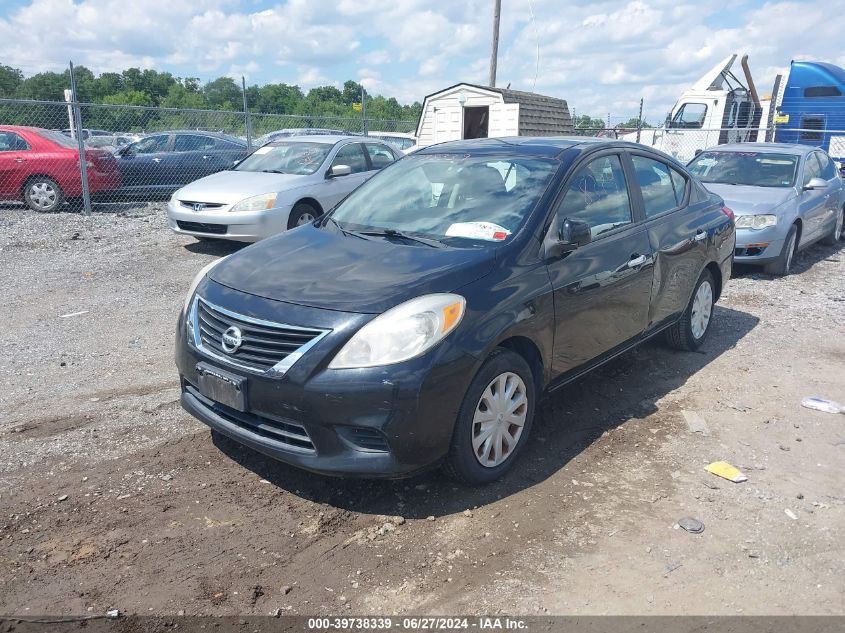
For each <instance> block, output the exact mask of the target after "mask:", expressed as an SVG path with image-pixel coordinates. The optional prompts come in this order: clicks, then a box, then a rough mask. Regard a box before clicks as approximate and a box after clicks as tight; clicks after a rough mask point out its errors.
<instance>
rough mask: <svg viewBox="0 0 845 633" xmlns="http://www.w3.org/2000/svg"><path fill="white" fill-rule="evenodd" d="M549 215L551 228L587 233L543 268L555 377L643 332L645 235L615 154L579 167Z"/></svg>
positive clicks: (647, 293) (649, 271)
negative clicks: (582, 225)
mask: <svg viewBox="0 0 845 633" xmlns="http://www.w3.org/2000/svg"><path fill="white" fill-rule="evenodd" d="M555 214H556V216H557V226H560V225H561V224H562V222H563V221H564V220H565V219H566V218H570V219H577V220H581V221H584V222H587V223H588V224H589V225H590V230H591V233H592V241H591V242H590V243H589V244H587V245H586V246H582V247H581V248H578V249H576V250H575V251H573V252H571V253H569V254H568V255H566V256H564V257H563V258H561V259H558V260H555V261H553V262H550V263H549V264H548V270H549V277H550V279H551V283H552V288H553V291H554V305H555V325H556V330H555V342H554V356H553V359H552V370H553V372H554V373H555V374H561V373H564V372H567V371H570V370H572V369H575V368H577V367H579V366H580V365H584V364H585V363H588V362H589V361H591V360H593V359H594V358H596V357H597V356H600V355H601V354H604V353H605V352H608V351H610V350H612V349H613V348H615V347H617V346H620V345H621V344H623V343H625V342H626V341H628V340H630V339H632V338H634V337H636V336H637V335H639V334H641V333H642V332H643V331H644V330H645V329H646V325H647V323H648V311H649V302H650V297H651V286H652V275H653V265H652V249H651V246H650V243H649V238H648V233H647V231H646V230H645V227H644V226H643V225H642V224H639V223H637V222H636V221H635V220H636V218H635V217H634V213H633V205H632V204H631V197H630V195H629V193H628V184H627V182H626V179H625V173H624V171H623V169H622V162H621V159H620V156H619V155H618V154H605V155H603V156H600V157H598V158H595V159H593V160H591V161H590V162H589V163H588V164H586V165H585V166H583V167H581V168H579V169H578V171H577V172H576V173H575V174H574V175H573V176H572V177H571V178H570V180H569V181H568V182H567V185H566V187H565V189H564V192H563V195H562V198H561V199H560V201H559V203H558V204H557V207H556V210H555ZM552 226H555V224H554V223H553V225H552Z"/></svg>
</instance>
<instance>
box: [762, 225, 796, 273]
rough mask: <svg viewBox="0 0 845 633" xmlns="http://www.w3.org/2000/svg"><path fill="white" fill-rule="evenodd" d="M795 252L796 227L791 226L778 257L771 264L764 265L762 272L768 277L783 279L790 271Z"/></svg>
mask: <svg viewBox="0 0 845 633" xmlns="http://www.w3.org/2000/svg"><path fill="white" fill-rule="evenodd" d="M796 252H798V227H797V226H795V225H794V224H793V225H792V226H791V227H790V229H789V233H787V235H786V239H785V240H784V242H783V248H782V249H781V251H780V255H778V258H777V259H776V260H775V261H773V262H772V263H770V264H766V265H765V266H764V267H763V270H764V271H765V272H766V273H768V274H769V275H774V276H776V277H785V276H786V275H788V274H789V272H790V270H792V260H793V259H794V258H795V253H796Z"/></svg>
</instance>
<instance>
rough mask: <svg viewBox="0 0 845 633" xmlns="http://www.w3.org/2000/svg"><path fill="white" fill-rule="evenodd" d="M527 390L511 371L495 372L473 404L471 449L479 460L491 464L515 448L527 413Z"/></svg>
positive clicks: (491, 466) (486, 464)
mask: <svg viewBox="0 0 845 633" xmlns="http://www.w3.org/2000/svg"><path fill="white" fill-rule="evenodd" d="M528 397H529V396H528V390H527V389H526V387H525V383H524V382H523V380H522V378H520V377H519V376H517V375H516V374H515V373H513V372H509V371H508V372H505V373H503V374H500V375H498V376H496V377H495V378H494V379H493V380H492V381H491V382H490V384H489V385H487V388H486V389H485V390H484V392H483V393H482V394H481V398H480V399H479V401H478V404H477V405H476V406H475V414H474V415H473V418H472V449H473V452H474V453H475V458H476V459H477V460H478V463H479V464H481V465H482V466H484V467H486V468H494V467H495V466H498V465H500V464H502V463H504V462H505V461H506V460H507V459H508V458H509V457H510V456H511V455H512V454H513V452H514V450H515V449H516V446H517V444H518V443H519V438H520V437H522V431H523V430H524V428H525V420H526V418H527V417H528Z"/></svg>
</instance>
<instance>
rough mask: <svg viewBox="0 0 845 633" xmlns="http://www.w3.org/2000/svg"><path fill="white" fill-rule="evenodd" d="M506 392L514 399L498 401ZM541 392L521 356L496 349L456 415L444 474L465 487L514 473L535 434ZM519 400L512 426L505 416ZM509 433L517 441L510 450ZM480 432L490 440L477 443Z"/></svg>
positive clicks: (468, 391)
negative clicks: (537, 403)
mask: <svg viewBox="0 0 845 633" xmlns="http://www.w3.org/2000/svg"><path fill="white" fill-rule="evenodd" d="M508 391H511V393H512V394H513V395H511V396H508V397H506V398H504V399H502V400H498V399H497V398H496V395H497V394H500V393H505V394H507V393H508ZM537 392H538V390H537V389H536V388H535V381H534V375H533V374H532V372H531V369H530V368H529V367H528V363H526V362H525V359H523V358H522V356H520V355H519V354H517V353H515V352H512V351H510V350H506V349H503V348H497V349H496V350H494V351H493V353H492V354H490V357H489V358H488V359H487V360H486V361H485V362H484V364H483V365H482V366H481V368H480V369H479V370H478V373H477V374H476V375H475V378H473V380H472V382H471V383H470V386H469V388H468V389H467V392H466V395H465V396H464V400H463V403H462V404H461V408H460V410H459V411H458V418H457V421H456V423H455V430H454V432H453V434H452V444H451V447H450V448H449V454H448V455H447V457H446V461H445V463H444V465H443V469H444V470H445V471H446V473H447V474H448V475H449V476H450V477H452V478H453V479H456V480H458V481H459V482H461V483H464V484H469V485H480V484H488V483H491V482H493V481H495V480H497V479H499V478H500V477H501V476H502V475H504V474H505V473H506V472H507V471H508V470H510V469H511V467H512V466H513V465H514V463H516V461H517V458H518V456H519V454H520V453H521V452H522V450H523V448H524V447H525V444H526V442H527V438H528V435H529V434H530V432H531V423H532V421H533V419H534V409H535V400H536V399H537ZM518 401H521V404H518V405H517V406H516V407H515V408H513V414H512V415H511V416H510V420H511V422H510V424H508V422H509V419H508V417H504V416H505V415H506V413H507V411H508V409H509V408H511V407H513V405H514V403H516V402H518ZM497 405H501V407H502V408H501V409H499V408H498V406H497ZM497 410H498V411H497ZM485 422H487V424H485ZM520 422H521V426H520V424H519V423H520ZM505 433H507V436H508V437H511V438H512V439H513V440H514V441H513V443H512V444H510V445H508V446H506V443H507V442H506V440H505V439H504V437H505ZM477 434H486V435H487V440H481V441H480V442H479V441H478V440H475V439H474V437H475V436H476V435H477ZM474 446H477V447H478V448H477V449H476V448H474ZM496 451H498V455H497V454H496ZM497 459H498V461H496V460H497ZM483 461H484V462H486V464H483V463H482V462H483Z"/></svg>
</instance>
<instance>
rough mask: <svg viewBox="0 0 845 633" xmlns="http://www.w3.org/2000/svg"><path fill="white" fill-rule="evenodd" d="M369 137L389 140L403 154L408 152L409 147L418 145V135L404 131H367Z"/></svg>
mask: <svg viewBox="0 0 845 633" xmlns="http://www.w3.org/2000/svg"><path fill="white" fill-rule="evenodd" d="M367 137H368V138H376V139H379V140H380V141H387V142H388V143H390V144H391V145H393V147H395V148H396V149H398V150H400V151H401V152H402V153H403V154H407V153H408V149H409V148H411V147H414V148H416V146H417V137H416V136H414V135H413V134H405V133H404V132H378V131H376V132H367Z"/></svg>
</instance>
